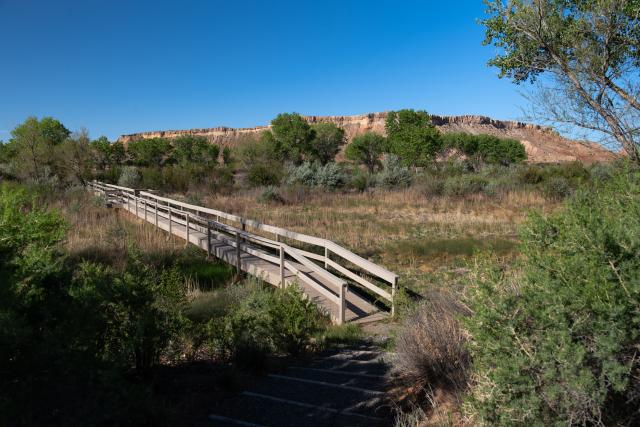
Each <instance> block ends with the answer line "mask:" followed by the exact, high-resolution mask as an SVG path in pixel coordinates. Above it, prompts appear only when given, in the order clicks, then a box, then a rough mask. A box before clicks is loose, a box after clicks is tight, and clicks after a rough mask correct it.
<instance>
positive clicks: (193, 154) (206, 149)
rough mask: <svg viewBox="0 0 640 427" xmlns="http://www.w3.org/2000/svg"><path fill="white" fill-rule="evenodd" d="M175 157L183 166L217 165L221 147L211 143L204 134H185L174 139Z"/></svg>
mask: <svg viewBox="0 0 640 427" xmlns="http://www.w3.org/2000/svg"><path fill="white" fill-rule="evenodd" d="M172 143H173V157H174V158H175V159H176V161H177V162H178V164H180V165H181V166H188V165H201V166H209V167H211V166H215V165H216V164H217V162H218V156H219V155H220V147H218V146H217V145H215V144H211V143H210V142H209V141H208V140H207V138H205V137H203V136H192V135H185V136H180V137H178V138H176V139H174V140H173V141H172Z"/></svg>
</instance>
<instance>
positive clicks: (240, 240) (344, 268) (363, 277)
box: [91, 181, 398, 317]
mask: <svg viewBox="0 0 640 427" xmlns="http://www.w3.org/2000/svg"><path fill="white" fill-rule="evenodd" d="M91 186H92V187H93V188H94V189H96V190H99V191H102V192H106V191H112V190H118V191H119V192H120V194H121V197H122V198H123V199H126V201H127V203H130V202H132V201H133V202H134V203H136V206H137V204H138V203H144V204H145V212H146V206H147V205H148V204H152V206H153V207H154V208H155V210H156V212H162V214H161V215H164V217H165V218H166V217H167V216H168V217H169V218H171V216H172V215H173V218H171V220H172V221H176V220H177V222H180V223H183V224H184V223H186V230H188V229H189V228H190V227H200V229H199V230H200V231H201V232H204V233H210V232H211V230H212V229H213V232H215V233H220V232H222V233H224V234H227V235H232V236H235V241H233V240H231V241H229V242H228V243H229V244H230V245H231V246H234V247H236V248H237V250H240V249H242V250H244V251H246V252H247V253H250V254H252V255H255V256H258V257H260V258H262V259H265V260H267V261H270V262H275V263H279V264H281V266H285V265H286V268H287V269H290V271H293V272H296V267H295V266H294V265H293V264H292V263H290V262H287V261H286V260H285V261H284V262H280V259H282V258H283V256H286V255H289V256H290V257H292V258H293V259H295V260H296V261H297V262H298V263H300V264H302V265H304V266H305V267H307V268H310V269H312V270H313V271H314V272H316V273H317V274H319V275H321V276H323V277H325V278H326V279H327V280H329V281H331V282H332V283H334V284H335V285H336V286H337V287H338V290H339V292H338V294H337V295H331V296H330V297H329V296H327V295H324V294H325V293H326V292H323V291H325V290H324V289H323V290H321V291H320V293H323V295H324V296H325V297H328V298H329V299H330V300H331V301H333V302H335V303H337V304H340V303H341V304H342V305H344V302H343V301H344V293H345V292H346V282H345V281H344V280H342V279H341V278H339V277H336V276H335V275H334V274H332V273H331V272H330V271H329V269H332V270H333V271H336V272H338V273H339V274H340V275H342V276H343V277H345V278H347V279H349V280H350V281H351V282H352V283H354V284H355V285H357V286H358V287H360V288H363V289H366V290H367V291H368V292H371V293H373V294H374V295H375V296H376V297H377V298H381V299H382V300H384V301H386V302H388V304H389V305H390V307H391V313H392V314H393V313H394V311H395V304H394V299H395V296H396V293H397V290H398V275H396V274H395V273H393V272H391V271H389V270H387V269H385V268H384V267H381V266H379V265H377V264H375V263H373V262H371V261H369V260H367V259H364V258H362V257H361V256H359V255H357V254H355V253H353V252H351V251H350V250H348V249H346V248H344V247H342V246H340V245H338V244H336V243H335V242H333V241H331V240H328V239H323V238H320V237H315V236H310V235H307V234H303V233H298V232H295V231H291V230H287V229H285V228H282V227H277V226H273V225H269V224H265V223H262V222H259V221H256V220H252V219H248V218H244V217H242V216H239V215H235V214H231V213H228V212H224V211H221V210H217V209H212V208H207V207H203V206H197V205H193V204H190V203H185V202H181V201H178V200H174V199H170V198H167V197H162V196H159V195H157V194H154V193H152V192H150V191H143V190H138V189H133V188H128V187H122V186H117V185H113V184H105V183H102V182H97V181H93V182H92V183H91ZM105 194H106V193H105ZM123 201H124V200H123ZM213 218H215V221H212V219H213ZM222 219H224V220H226V221H227V222H229V223H230V224H225V223H222V222H221V220H222ZM190 220H191V225H189V224H188V223H189V221H190ZM156 222H157V220H156ZM169 223H170V224H171V221H169ZM196 224H197V225H196ZM210 224H211V226H209V225H210ZM231 224H234V225H236V227H234V226H233V225H231ZM247 227H251V228H253V229H255V230H260V231H261V232H264V233H268V234H271V235H273V236H274V239H269V238H266V237H264V236H259V235H255V234H252V233H248V232H247V231H246V230H247ZM187 233H188V231H187ZM224 238H225V237H223V239H224ZM283 238H285V239H289V240H292V241H296V242H300V243H304V244H305V245H311V246H315V247H318V248H320V249H321V251H322V250H323V252H324V254H317V253H314V252H309V251H307V250H303V249H301V248H295V247H292V246H290V245H286V244H284V242H282V241H281V240H282V239H283ZM227 239H228V237H227ZM187 240H188V239H187ZM246 242H251V243H255V244H258V245H261V246H265V247H267V248H271V249H273V250H276V251H279V252H281V253H280V256H279V258H280V259H278V258H277V257H275V256H274V255H273V254H272V253H268V252H263V251H257V250H255V249H253V248H251V247H250V246H249V245H248V244H246ZM281 248H282V249H281ZM238 259H239V257H238ZM310 259H312V260H315V261H319V262H320V263H321V265H322V267H321V266H320V265H318V264H316V263H314V262H312V261H310ZM345 261H346V262H345ZM354 266H355V268H354ZM281 269H282V267H281ZM302 276H303V278H304V277H306V275H302ZM367 276H371V277H374V278H377V279H378V281H380V282H382V283H385V284H386V285H387V288H385V287H383V286H380V284H378V283H374V282H373V281H372V280H370V278H369V277H367ZM339 299H341V300H342V302H341V301H339ZM341 311H344V310H341ZM340 317H343V315H341V316H340Z"/></svg>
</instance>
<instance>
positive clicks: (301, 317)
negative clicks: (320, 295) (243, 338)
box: [270, 285, 324, 354]
mask: <svg viewBox="0 0 640 427" xmlns="http://www.w3.org/2000/svg"><path fill="white" fill-rule="evenodd" d="M272 304H273V305H272V306H271V307H270V313H271V318H272V322H273V338H274V343H275V345H276V348H278V349H280V350H283V351H285V352H287V353H289V354H298V353H300V352H301V351H304V350H306V349H307V348H308V347H309V345H310V342H311V338H312V337H313V335H314V334H315V333H316V332H318V331H319V330H320V327H321V325H322V323H323V320H324V319H323V317H322V316H321V314H320V312H319V311H318V307H317V306H316V305H315V304H314V303H313V302H312V301H311V300H310V299H309V298H307V297H306V296H305V295H304V294H303V293H302V291H301V290H300V288H298V286H295V285H292V286H289V287H287V288H286V289H284V290H282V291H277V292H275V294H274V298H273V302H272Z"/></svg>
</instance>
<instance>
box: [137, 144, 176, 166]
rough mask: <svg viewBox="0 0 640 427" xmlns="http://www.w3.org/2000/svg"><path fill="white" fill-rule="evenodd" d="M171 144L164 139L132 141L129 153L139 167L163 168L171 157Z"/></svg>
mask: <svg viewBox="0 0 640 427" xmlns="http://www.w3.org/2000/svg"><path fill="white" fill-rule="evenodd" d="M171 148H172V147H171V143H170V142H169V141H168V140H166V139H164V138H148V139H140V140H138V141H131V142H130V143H129V145H128V147H127V153H128V154H129V156H130V157H131V159H132V161H133V162H134V163H135V164H136V165H138V166H156V167H157V166H161V165H162V164H163V163H164V161H165V160H166V159H167V158H168V157H169V156H170V155H171Z"/></svg>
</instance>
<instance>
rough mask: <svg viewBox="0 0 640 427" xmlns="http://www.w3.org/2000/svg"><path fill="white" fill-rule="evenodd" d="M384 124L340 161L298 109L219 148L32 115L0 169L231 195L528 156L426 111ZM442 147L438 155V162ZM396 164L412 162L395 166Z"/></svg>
mask: <svg viewBox="0 0 640 427" xmlns="http://www.w3.org/2000/svg"><path fill="white" fill-rule="evenodd" d="M386 128H387V134H388V136H387V137H384V136H382V135H379V134H375V133H365V134H363V135H358V136H356V137H355V138H354V139H353V141H352V142H351V143H350V144H348V145H347V146H346V149H345V157H346V159H347V160H348V161H349V162H341V163H337V162H336V156H337V154H338V153H339V152H340V151H341V149H342V148H343V146H344V145H345V144H346V138H345V132H344V130H343V129H341V128H339V127H338V126H336V125H334V124H330V123H319V124H314V125H310V124H309V123H307V121H306V120H305V119H304V118H303V117H302V116H300V115H299V114H295V113H284V114H280V115H278V116H277V117H276V118H275V119H273V121H272V128H271V130H269V131H265V132H263V133H262V134H261V135H260V136H259V137H255V138H254V137H250V136H249V137H246V139H245V140H244V141H242V142H241V143H240V144H239V146H238V147H237V148H234V149H230V148H229V147H225V148H224V150H222V153H221V150H220V147H218V146H217V145H215V144H211V143H209V142H208V141H207V139H206V138H204V137H198V136H181V137H178V138H175V139H173V140H167V139H163V138H150V139H141V140H138V141H132V142H130V143H129V144H128V146H127V148H126V149H125V147H124V146H123V145H122V144H121V143H110V142H109V141H108V140H107V139H106V138H105V137H100V138H98V139H96V140H90V139H89V137H88V134H87V132H86V131H81V132H79V133H74V134H72V133H71V132H70V131H69V130H67V129H66V128H65V127H64V125H62V124H61V123H60V122H58V121H57V120H55V119H52V118H49V117H45V118H43V119H41V120H38V119H37V118H34V117H30V118H29V119H27V120H26V121H25V122H24V123H23V124H21V125H19V126H18V127H16V129H15V130H14V131H13V132H12V138H11V139H10V140H9V142H8V143H6V144H2V145H0V173H2V174H3V175H5V176H6V177H14V178H18V179H20V180H23V181H25V182H31V183H37V184H40V185H45V186H49V187H64V186H66V185H70V184H73V183H75V182H80V183H83V182H85V181H87V180H90V179H94V178H97V179H100V180H104V181H107V182H112V183H120V184H121V185H128V186H133V187H141V188H151V189H156V190H164V191H178V192H188V191H206V192H222V193H229V192H231V191H233V190H234V189H239V188H243V187H261V186H279V185H281V184H289V185H292V184H296V185H305V186H307V187H320V188H324V189H328V190H335V189H346V190H348V189H357V190H360V191H363V190H365V189H366V188H368V187H376V186H380V187H385V188H391V187H394V186H400V187H402V186H406V185H407V184H408V183H409V182H411V181H413V176H414V175H416V172H419V171H424V172H425V173H428V172H429V171H432V170H433V171H437V170H440V169H441V168H442V166H444V165H445V163H447V162H448V163H451V162H457V163H460V164H461V165H466V166H464V167H466V168H467V169H469V171H478V170H479V169H481V168H482V167H483V166H484V165H492V164H498V165H503V166H507V165H509V164H512V163H518V162H522V161H523V160H525V159H526V154H525V152H524V147H523V146H522V144H520V143H519V142H518V141H515V140H510V139H501V138H497V137H493V136H489V135H470V134H460V133H453V134H440V133H439V132H438V130H437V129H436V128H435V127H434V126H433V125H432V124H431V119H430V117H429V115H428V114H427V113H426V112H424V111H414V110H400V111H397V112H391V113H389V116H388V118H387V122H386ZM443 155H446V158H447V159H446V161H445V163H443V161H442V160H438V161H437V157H438V156H443ZM384 165H386V166H387V167H385V166H384ZM400 165H402V166H404V167H406V168H410V169H408V170H407V171H404V172H399V171H400V169H398V167H400ZM390 168H391V169H390ZM393 168H395V169H393ZM398 173H400V174H401V175H402V174H404V176H402V177H401V176H400V175H398Z"/></svg>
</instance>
